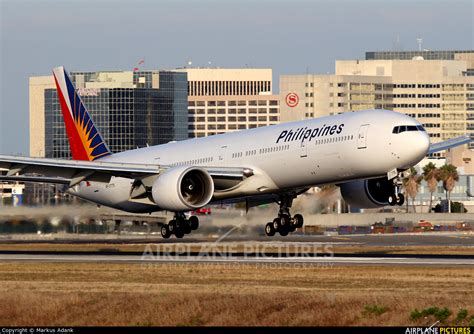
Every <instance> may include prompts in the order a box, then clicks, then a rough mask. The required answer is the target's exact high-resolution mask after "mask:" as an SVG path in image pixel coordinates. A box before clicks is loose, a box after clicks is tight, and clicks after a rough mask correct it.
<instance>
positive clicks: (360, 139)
mask: <svg viewBox="0 0 474 334" xmlns="http://www.w3.org/2000/svg"><path fill="white" fill-rule="evenodd" d="M368 130H369V124H363V125H361V126H360V128H359V135H358V136H357V148H359V149H360V148H367V132H368Z"/></svg>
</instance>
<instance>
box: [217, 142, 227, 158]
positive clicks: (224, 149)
mask: <svg viewBox="0 0 474 334" xmlns="http://www.w3.org/2000/svg"><path fill="white" fill-rule="evenodd" d="M226 153H227V145H222V146H221V148H220V149H219V161H224V159H225V158H226Z"/></svg>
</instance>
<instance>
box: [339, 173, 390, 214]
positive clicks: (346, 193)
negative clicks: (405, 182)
mask: <svg viewBox="0 0 474 334" xmlns="http://www.w3.org/2000/svg"><path fill="white" fill-rule="evenodd" d="M339 187H340V188H341V195H342V197H343V198H344V200H345V201H346V203H347V204H349V205H351V206H353V207H357V208H367V209H368V208H378V207H381V206H385V205H388V197H389V196H390V195H391V194H392V193H393V192H394V187H393V182H392V181H391V180H388V179H387V178H386V177H381V178H377V179H368V180H357V181H351V182H347V183H342V184H340V185H339Z"/></svg>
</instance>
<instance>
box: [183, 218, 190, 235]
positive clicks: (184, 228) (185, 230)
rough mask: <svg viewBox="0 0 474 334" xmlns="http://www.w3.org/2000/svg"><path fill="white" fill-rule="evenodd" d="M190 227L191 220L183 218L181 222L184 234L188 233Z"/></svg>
mask: <svg viewBox="0 0 474 334" xmlns="http://www.w3.org/2000/svg"><path fill="white" fill-rule="evenodd" d="M191 231H192V228H191V222H190V221H189V220H185V221H184V223H183V232H184V234H189V233H191Z"/></svg>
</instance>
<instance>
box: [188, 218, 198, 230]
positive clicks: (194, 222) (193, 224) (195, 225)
mask: <svg viewBox="0 0 474 334" xmlns="http://www.w3.org/2000/svg"><path fill="white" fill-rule="evenodd" d="M189 223H190V225H191V230H193V231H195V230H197V229H198V228H199V218H198V217H196V216H191V217H189Z"/></svg>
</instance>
